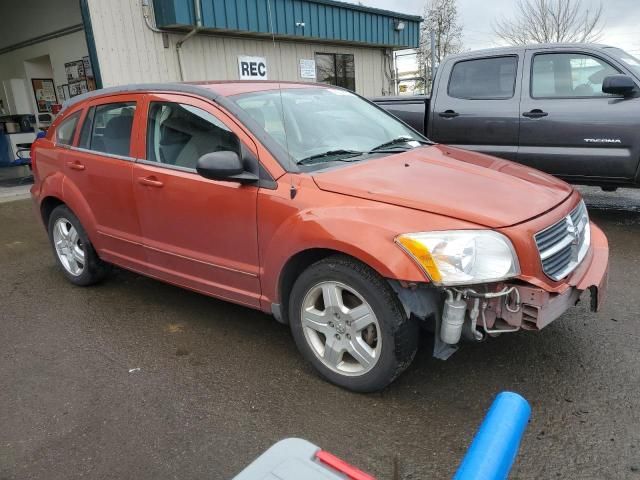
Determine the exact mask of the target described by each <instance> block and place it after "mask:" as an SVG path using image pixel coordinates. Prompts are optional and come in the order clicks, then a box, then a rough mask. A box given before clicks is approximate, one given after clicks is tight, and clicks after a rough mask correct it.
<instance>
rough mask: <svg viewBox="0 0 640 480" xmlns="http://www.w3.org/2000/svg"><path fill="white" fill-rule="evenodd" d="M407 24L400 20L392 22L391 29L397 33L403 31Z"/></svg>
mask: <svg viewBox="0 0 640 480" xmlns="http://www.w3.org/2000/svg"><path fill="white" fill-rule="evenodd" d="M406 26H407V24H406V23H405V22H403V21H402V20H394V21H393V28H395V29H396V30H397V31H401V30H404V27H406Z"/></svg>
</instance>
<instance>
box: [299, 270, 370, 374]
mask: <svg viewBox="0 0 640 480" xmlns="http://www.w3.org/2000/svg"><path fill="white" fill-rule="evenodd" d="M300 316H301V318H302V325H303V329H304V336H305V338H306V340H307V342H308V343H309V345H310V347H311V349H312V350H313V353H315V354H316V356H317V357H318V359H319V360H320V361H321V362H322V363H323V364H324V365H325V366H326V367H328V368H330V369H331V370H333V371H334V372H337V373H339V374H342V375H362V374H364V373H367V372H368V371H369V370H371V369H372V368H373V367H374V366H375V365H376V362H377V361H378V358H379V357H380V351H381V349H382V337H381V336H380V334H379V332H380V326H379V325H378V320H377V318H376V315H375V313H374V312H373V309H372V308H371V306H370V305H369V304H368V303H367V301H366V300H365V299H364V298H362V295H360V294H359V293H358V292H356V291H355V290H354V289H353V288H351V287H349V286H347V285H345V284H344V283H340V282H334V281H326V282H322V283H319V284H318V285H316V286H314V287H313V288H311V290H309V292H308V293H307V295H306V296H305V298H304V301H303V303H302V311H301V313H300Z"/></svg>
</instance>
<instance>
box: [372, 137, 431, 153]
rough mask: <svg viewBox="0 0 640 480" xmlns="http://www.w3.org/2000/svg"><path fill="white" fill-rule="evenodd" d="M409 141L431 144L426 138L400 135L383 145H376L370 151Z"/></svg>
mask: <svg viewBox="0 0 640 480" xmlns="http://www.w3.org/2000/svg"><path fill="white" fill-rule="evenodd" d="M409 142H418V143H421V144H423V145H429V142H426V141H424V140H419V139H416V138H411V137H398V138H394V139H393V140H390V141H388V142H385V143H383V144H381V145H378V146H377V147H374V148H372V149H371V150H370V152H378V151H380V150H384V149H386V148H389V147H395V146H400V145H401V144H403V143H405V144H406V143H409Z"/></svg>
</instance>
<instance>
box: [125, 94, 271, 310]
mask: <svg viewBox="0 0 640 480" xmlns="http://www.w3.org/2000/svg"><path fill="white" fill-rule="evenodd" d="M145 98H146V100H145V106H144V109H145V111H144V112H145V113H144V115H145V117H146V135H145V137H146V155H144V159H143V160H139V161H138V162H137V163H136V165H135V167H134V174H133V177H134V179H133V181H134V189H135V197H136V205H137V209H138V215H139V218H140V225H141V230H142V234H143V237H144V244H145V249H146V251H147V258H148V262H149V268H150V269H151V271H152V273H153V275H154V276H157V277H158V278H161V279H163V280H166V281H168V282H171V283H174V284H177V285H181V286H184V287H187V288H191V289H193V290H196V291H200V292H202V293H206V294H209V295H214V296H216V297H220V298H224V299H226V300H231V301H234V302H237V303H241V304H245V305H250V306H254V307H257V306H259V301H258V299H259V296H260V283H259V278H258V265H259V262H258V242H257V224H256V202H257V194H258V187H257V186H256V185H241V184H239V183H234V182H221V181H214V180H208V179H206V178H203V177H201V176H200V175H198V173H197V172H196V164H197V161H198V158H199V157H200V156H202V155H204V154H205V153H209V152H214V151H221V150H232V151H235V152H237V153H238V154H239V155H241V154H242V153H241V150H242V149H249V150H251V151H254V152H255V150H256V148H255V145H254V144H253V143H252V141H251V140H250V139H249V137H248V136H247V135H246V134H245V133H244V132H243V131H242V130H241V129H240V128H239V127H238V125H237V124H235V123H234V122H233V121H232V120H231V119H230V118H229V117H227V116H226V115H225V114H224V113H222V112H221V111H219V110H218V109H216V108H215V107H214V106H213V105H211V104H209V103H207V102H205V101H203V100H198V99H195V98H193V97H189V96H181V95H174V94H155V95H148V96H146V97H145Z"/></svg>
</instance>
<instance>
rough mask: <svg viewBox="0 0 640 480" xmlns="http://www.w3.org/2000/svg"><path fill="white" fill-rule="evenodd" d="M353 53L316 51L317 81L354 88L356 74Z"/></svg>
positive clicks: (353, 89)
mask: <svg viewBox="0 0 640 480" xmlns="http://www.w3.org/2000/svg"><path fill="white" fill-rule="evenodd" d="M355 71H356V69H355V63H354V60H353V55H351V54H345V53H316V78H317V80H318V82H321V83H328V84H329V85H336V86H337V87H343V88H346V89H348V90H351V91H352V92H355V90H356V74H355Z"/></svg>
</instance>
